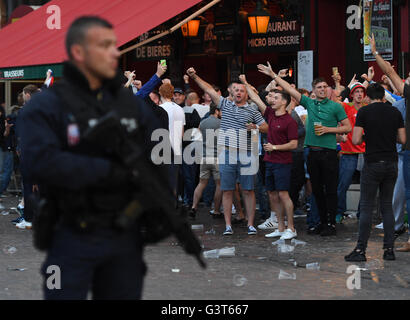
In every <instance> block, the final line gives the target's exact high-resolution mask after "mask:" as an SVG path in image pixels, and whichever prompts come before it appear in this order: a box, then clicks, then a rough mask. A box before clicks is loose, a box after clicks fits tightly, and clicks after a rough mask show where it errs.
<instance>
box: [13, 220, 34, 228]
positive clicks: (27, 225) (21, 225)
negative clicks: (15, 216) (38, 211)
mask: <svg viewBox="0 0 410 320" xmlns="http://www.w3.org/2000/svg"><path fill="white" fill-rule="evenodd" d="M16 227H17V228H19V229H31V228H32V224H31V222H27V221H26V220H24V219H23V221H21V222H20V223H17V224H16Z"/></svg>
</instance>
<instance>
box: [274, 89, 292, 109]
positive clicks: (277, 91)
mask: <svg viewBox="0 0 410 320" xmlns="http://www.w3.org/2000/svg"><path fill="white" fill-rule="evenodd" d="M270 92H272V90H271V91H270ZM273 92H275V93H280V95H281V96H282V99H284V100H286V106H288V105H289V103H290V101H291V98H290V95H289V94H288V93H286V92H285V91H282V90H278V89H275V90H273Z"/></svg>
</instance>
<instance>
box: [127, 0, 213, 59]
mask: <svg viewBox="0 0 410 320" xmlns="http://www.w3.org/2000/svg"><path fill="white" fill-rule="evenodd" d="M220 1H221V0H214V1H212V2H210V3H208V4H207V5H206V6H205V7H203V8H201V9H200V10H198V11H197V12H195V13H193V14H191V15H190V16H189V17H188V18H186V19H184V20H183V21H181V22H180V23H178V24H176V25H175V26H173V27H172V28H171V29H169V30H167V31H164V32H162V33H160V34H157V35H155V36H153V37H151V38H149V39H147V40H144V41H141V42H139V43H137V44H134V45H133V46H131V47H129V48H127V49H124V50H122V51H121V52H120V53H121V54H124V53H127V52H129V51H131V50H134V49H136V48H138V47H141V46H143V45H145V44H147V43H149V42H152V41H154V40H157V39H159V38H162V37H163V36H166V35H167V34H170V33H172V32H174V31H175V30H178V29H179V28H180V27H181V26H182V25H184V24H185V23H187V22H188V21H191V20H192V19H193V18H196V17H197V16H199V15H200V14H201V13H202V12H204V11H206V10H208V9H209V8H210V7H212V6H214V5H216V4H217V3H218V2H220Z"/></svg>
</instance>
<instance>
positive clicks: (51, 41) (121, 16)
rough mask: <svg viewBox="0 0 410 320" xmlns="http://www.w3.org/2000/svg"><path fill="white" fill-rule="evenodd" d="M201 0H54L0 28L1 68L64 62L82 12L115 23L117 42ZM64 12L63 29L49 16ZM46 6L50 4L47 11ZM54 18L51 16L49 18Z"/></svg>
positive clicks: (131, 38)
mask: <svg viewBox="0 0 410 320" xmlns="http://www.w3.org/2000/svg"><path fill="white" fill-rule="evenodd" d="M200 1H201V0H173V1H170V0H145V1H143V0H140V1H135V0H81V1H80V0H54V1H50V2H49V3H47V4H45V5H43V6H42V7H41V8H39V9H37V10H35V11H34V12H32V13H29V14H28V15H26V16H24V17H23V18H21V19H20V20H19V21H17V22H15V23H13V24H11V25H8V26H7V27H5V28H3V29H1V30H0V68H7V67H16V66H19V67H22V66H32V65H42V64H55V63H61V62H63V61H64V60H66V59H67V55H66V52H65V44H64V39H65V34H66V31H67V29H68V27H69V26H70V24H71V23H72V22H73V21H74V20H75V19H76V18H78V17H79V16H82V15H98V16H100V17H103V18H105V19H107V20H108V21H109V22H110V23H112V24H113V25H114V27H115V32H116V35H117V37H118V46H122V45H124V44H125V43H127V42H129V41H131V40H133V39H135V38H136V37H138V36H140V35H141V34H143V33H144V32H147V31H148V30H151V29H153V28H155V27H156V26H158V25H160V24H161V23H163V22H165V21H167V20H168V19H170V18H172V17H174V16H176V15H178V14H179V13H181V12H182V11H184V10H186V9H188V8H190V7H192V6H193V5H195V4H197V3H199V2H200ZM52 6H58V7H59V8H60V12H61V29H59V30H56V29H54V30H50V29H49V28H48V27H47V20H48V19H49V18H50V17H51V16H52V15H53V14H54V13H55V11H51V9H52V8H54V7H52ZM47 8H50V11H49V13H47ZM49 20H51V21H52V18H51V19H49Z"/></svg>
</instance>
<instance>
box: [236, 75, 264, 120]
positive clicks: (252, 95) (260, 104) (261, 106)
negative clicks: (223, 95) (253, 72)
mask: <svg viewBox="0 0 410 320" xmlns="http://www.w3.org/2000/svg"><path fill="white" fill-rule="evenodd" d="M239 80H240V81H241V82H242V84H244V85H245V87H246V91H247V92H248V96H249V98H250V99H251V100H252V101H253V102H255V103H256V105H257V106H258V108H259V111H260V112H261V113H262V115H264V114H265V110H266V105H265V104H264V103H263V101H262V100H261V98H259V96H258V95H257V94H256V92H255V91H253V90H252V88H251V85H250V84H249V83H248V82H247V81H246V77H245V75H244V74H241V75H240V76H239Z"/></svg>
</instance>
